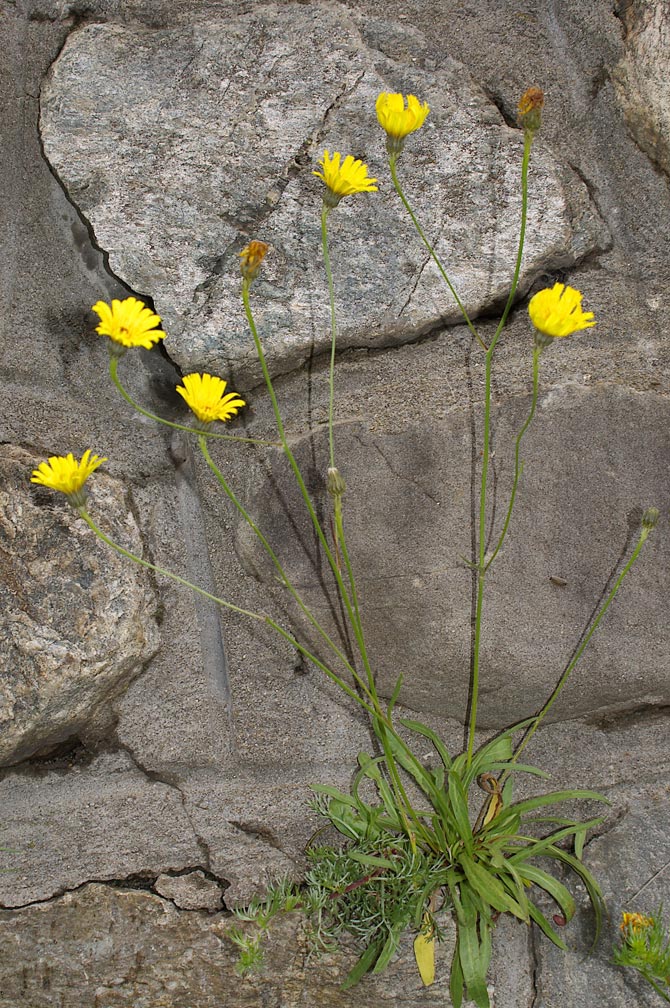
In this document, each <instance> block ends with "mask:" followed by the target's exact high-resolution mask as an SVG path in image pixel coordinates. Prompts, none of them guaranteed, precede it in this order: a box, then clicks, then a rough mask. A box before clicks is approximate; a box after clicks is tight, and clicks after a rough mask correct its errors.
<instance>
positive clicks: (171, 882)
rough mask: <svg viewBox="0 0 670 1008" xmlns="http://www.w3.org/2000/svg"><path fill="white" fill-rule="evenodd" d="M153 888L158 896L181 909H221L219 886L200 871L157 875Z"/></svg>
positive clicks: (221, 896)
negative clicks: (170, 901) (169, 900)
mask: <svg viewBox="0 0 670 1008" xmlns="http://www.w3.org/2000/svg"><path fill="white" fill-rule="evenodd" d="M154 889H155V890H156V892H157V893H158V895H159V896H164V897H165V899H171V900H172V902H173V903H174V904H175V905H176V906H178V907H179V908H180V909H181V910H211V911H216V910H221V904H222V900H223V892H222V890H221V886H220V885H219V883H218V882H216V881H215V880H214V879H210V878H207V877H206V876H205V875H204V874H203V872H201V871H192V872H187V873H186V874H185V875H159V876H158V878H157V879H156V881H155V882H154Z"/></svg>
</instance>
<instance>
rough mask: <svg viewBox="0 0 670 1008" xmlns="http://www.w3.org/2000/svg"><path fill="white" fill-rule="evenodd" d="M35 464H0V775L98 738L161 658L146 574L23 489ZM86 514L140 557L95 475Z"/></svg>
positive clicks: (124, 508)
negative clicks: (118, 704)
mask: <svg viewBox="0 0 670 1008" xmlns="http://www.w3.org/2000/svg"><path fill="white" fill-rule="evenodd" d="M40 461H41V459H39V458H37V457H36V456H34V455H32V454H30V453H29V452H27V451H24V450H23V449H21V448H17V447H12V446H8V445H5V446H3V448H2V451H1V453H0V471H1V473H2V489H1V490H0V565H1V577H0V596H1V597H2V602H3V605H2V610H3V616H2V619H1V620H0V635H1V638H2V646H1V647H0V651H1V655H2V656H1V657H0V765H7V764H11V763H17V762H19V761H20V760H23V759H26V758H27V757H29V756H32V755H33V754H35V753H38V752H44V751H47V750H48V749H49V748H50V747H53V746H55V745H57V744H58V743H60V742H62V741H64V740H65V739H69V738H70V737H72V736H87V737H96V736H99V735H100V734H104V732H105V731H107V730H108V729H109V727H110V724H111V722H112V720H113V717H112V713H111V708H110V703H111V701H112V699H113V698H114V697H116V696H118V695H119V694H120V693H122V692H123V690H124V689H125V687H126V686H127V685H128V683H129V682H130V681H131V680H132V679H133V678H134V677H135V676H137V675H138V674H139V673H140V672H141V671H142V669H143V666H144V664H145V662H147V661H148V659H149V658H150V657H151V656H152V655H153V654H155V652H156V650H157V648H158V630H157V626H156V612H157V599H156V594H155V591H154V589H153V586H152V584H151V580H150V578H149V577H148V575H147V573H146V572H145V571H143V570H141V569H140V568H138V567H137V566H135V565H133V564H131V563H130V562H129V561H128V560H126V559H124V558H123V557H121V556H119V555H117V554H116V553H114V552H113V551H112V550H111V549H110V548H109V547H108V546H106V545H105V544H104V543H102V542H101V541H100V540H99V539H98V538H97V537H96V536H95V535H94V534H93V532H92V531H91V530H90V529H89V528H88V527H87V525H86V524H85V523H84V522H83V521H82V520H81V518H79V517H78V516H77V515H76V514H75V512H74V511H73V510H72V509H71V508H70V506H69V505H68V504H67V502H66V500H65V497H63V496H62V495H61V494H56V493H55V492H54V491H51V490H47V489H44V488H41V487H37V486H34V485H32V484H31V483H30V482H29V479H30V475H31V472H32V470H33V469H34V468H35V467H36V466H37V465H38V463H39V462H40ZM90 487H91V509H92V511H93V512H94V513H95V515H96V519H97V520H99V521H100V524H101V525H102V526H103V527H104V529H106V530H107V531H108V532H109V534H110V536H111V537H112V538H113V539H115V540H117V541H118V542H119V543H120V544H121V545H123V546H124V547H125V548H126V549H129V550H131V551H132V552H134V553H139V554H141V553H142V552H143V546H142V539H141V535H140V530H139V528H138V526H137V523H136V522H135V519H134V517H133V515H132V511H131V510H130V509H129V507H128V500H127V496H126V490H125V488H124V486H123V485H122V484H121V483H120V482H119V481H118V480H116V479H114V478H112V477H110V476H108V475H105V474H104V473H101V472H97V473H96V474H95V477H94V478H93V479H92V480H91V483H90Z"/></svg>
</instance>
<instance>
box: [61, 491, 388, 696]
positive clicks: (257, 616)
mask: <svg viewBox="0 0 670 1008" xmlns="http://www.w3.org/2000/svg"><path fill="white" fill-rule="evenodd" d="M77 512H78V514H79V515H80V517H81V518H83V519H84V521H85V522H86V524H87V525H88V526H89V528H90V529H91V531H92V532H94V533H95V535H97V537H98V538H99V539H100V540H101V541H102V542H104V543H105V544H106V545H107V546H109V547H110V548H111V549H113V550H114V551H115V552H116V553H119V554H120V555H121V556H124V557H126V559H128V560H132V561H133V563H136V564H138V565H139V566H140V567H146V568H147V569H148V570H151V571H153V572H154V573H155V574H160V575H161V576H162V577H166V578H169V579H170V580H171V581H174V582H176V583H177V584H179V585H182V586H183V587H185V588H190V590H191V591H194V592H195V593H196V594H197V595H202V596H203V598H206V599H208V600H209V601H210V602H215V603H216V604H217V605H220V606H222V607H223V608H224V609H230V610H231V611H232V612H236V613H239V614H240V615H241V616H248V617H249V618H250V619H254V620H256V621H257V622H260V623H265V624H266V625H267V626H270V627H272V628H273V630H276V631H277V633H279V634H280V635H281V636H282V637H284V639H285V640H287V641H289V643H290V644H291V645H292V646H293V647H295V648H297V650H298V651H299V652H300V653H301V654H302V655H304V656H305V658H307V659H308V660H309V661H311V662H314V664H315V665H316V666H317V668H319V669H321V671H322V672H324V673H325V674H326V675H327V676H328V678H329V679H331V680H332V681H333V682H334V683H335V684H336V685H337V686H339V688H340V689H341V690H343V691H344V692H345V693H346V694H347V695H348V696H349V697H351V699H352V700H355V701H356V703H357V704H358V705H359V706H360V707H362V708H363V709H364V710H366V711H367V712H368V713H369V714H370V716H375V711H374V710H373V708H372V707H371V706H370V705H369V704H368V703H366V701H365V700H363V699H362V698H361V697H360V696H359V695H358V693H356V691H355V690H354V689H352V688H351V687H350V686H349V685H348V684H347V683H346V682H345V681H344V680H343V679H342V678H341V677H340V676H338V675H337V674H336V673H335V672H333V671H332V669H330V668H328V666H327V665H324V663H323V662H322V661H321V660H320V659H319V658H317V657H316V655H313V654H312V653H311V651H308V650H307V648H306V647H304V646H303V645H302V644H301V643H300V642H299V641H297V640H296V639H295V637H293V635H292V634H290V633H288V632H287V631H286V630H284V628H283V627H282V626H280V625H279V624H278V623H277V622H276V621H275V620H273V619H272V618H271V617H270V616H266V615H263V614H262V613H257V612H252V611H251V610H250V609H243V608H242V606H238V605H235V604H234V603H233V602H228V601H226V599H222V598H220V597H219V596H218V595H213V594H212V593H211V592H208V591H205V589H204V588H200V587H199V586H198V585H196V584H193V582H192V581H187V580H186V578H183V577H180V576H179V575H178V574H175V573H174V572H173V571H170V570H167V568H165V567H160V566H158V564H152V563H150V562H149V561H148V560H144V559H143V558H142V557H139V556H137V555H136V554H135V553H131V552H130V550H127V549H125V548H124V547H123V546H121V545H119V543H117V542H115V541H114V540H113V539H110V537H109V536H107V535H105V533H104V532H103V531H102V529H101V528H99V527H98V525H96V524H95V522H94V521H93V519H92V518H91V516H90V515H89V513H88V511H87V510H86V508H84V507H80V508H77Z"/></svg>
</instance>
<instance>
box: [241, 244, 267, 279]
mask: <svg viewBox="0 0 670 1008" xmlns="http://www.w3.org/2000/svg"><path fill="white" fill-rule="evenodd" d="M269 248H270V246H269V245H267V244H266V242H262V241H250V242H249V244H248V245H247V246H246V248H243V249H242V251H241V252H240V259H241V260H242V262H241V263H240V269H241V270H242V276H243V277H244V279H245V280H248V281H249V282H251V281H252V280H255V279H256V274H257V273H258V271H259V269H260V266H261V263H262V262H263V260H264V259H265V256H266V255H267V251H268V249H269Z"/></svg>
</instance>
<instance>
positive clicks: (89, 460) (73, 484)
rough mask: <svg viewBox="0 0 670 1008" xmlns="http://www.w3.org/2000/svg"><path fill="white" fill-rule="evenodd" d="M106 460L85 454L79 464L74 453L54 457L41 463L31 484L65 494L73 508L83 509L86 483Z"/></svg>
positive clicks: (86, 452) (89, 452)
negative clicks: (37, 484)
mask: <svg viewBox="0 0 670 1008" xmlns="http://www.w3.org/2000/svg"><path fill="white" fill-rule="evenodd" d="M106 461H107V459H106V458H100V456H99V455H91V451H90V449H88V450H87V451H85V452H84V454H83V455H82V457H81V462H77V460H76V459H75V457H74V455H73V454H72V452H70V454H69V455H52V456H51V457H50V459H49V461H48V462H40V464H39V467H38V468H37V469H34V470H33V474H32V476H31V477H30V482H31V483H39V484H40V485H41V486H46V487H50V488H51V489H52V490H59V491H60V493H64V494H65V495H66V496H67V498H68V500H69V501H70V503H71V504H72V506H73V507H83V506H84V503H85V501H86V493H85V491H84V483H85V482H86V480H87V479H88V477H89V476H90V475H91V473H92V472H95V470H96V469H97V468H98V466H101V465H102V463H103V462H106Z"/></svg>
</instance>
